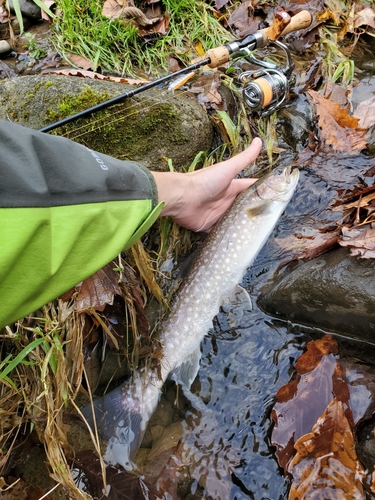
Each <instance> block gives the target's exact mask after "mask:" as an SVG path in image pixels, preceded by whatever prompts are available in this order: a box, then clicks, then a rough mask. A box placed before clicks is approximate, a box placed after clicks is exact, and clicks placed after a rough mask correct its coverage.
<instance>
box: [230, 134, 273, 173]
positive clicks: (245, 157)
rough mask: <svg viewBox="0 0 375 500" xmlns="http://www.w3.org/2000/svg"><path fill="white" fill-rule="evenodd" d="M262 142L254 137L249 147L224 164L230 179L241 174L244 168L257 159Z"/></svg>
mask: <svg viewBox="0 0 375 500" xmlns="http://www.w3.org/2000/svg"><path fill="white" fill-rule="evenodd" d="M262 144H263V143H262V140H261V139H260V138H259V137H256V138H255V139H254V140H253V141H252V143H251V144H250V146H249V147H248V148H246V149H245V150H244V151H242V152H241V153H239V154H238V155H236V156H233V157H232V158H230V159H229V160H226V161H225V162H223V163H225V169H226V171H227V173H228V174H229V173H230V174H231V175H232V178H233V177H235V176H236V175H237V174H239V173H240V172H241V170H243V169H244V168H246V167H247V166H249V165H250V163H252V162H253V161H254V160H256V158H257V157H258V155H259V153H260V150H261V149H262Z"/></svg>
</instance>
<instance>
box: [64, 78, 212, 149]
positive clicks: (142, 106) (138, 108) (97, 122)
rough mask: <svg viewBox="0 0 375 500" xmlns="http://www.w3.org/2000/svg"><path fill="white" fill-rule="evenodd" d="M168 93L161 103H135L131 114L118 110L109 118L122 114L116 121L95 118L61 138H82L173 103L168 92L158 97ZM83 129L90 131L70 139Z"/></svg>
mask: <svg viewBox="0 0 375 500" xmlns="http://www.w3.org/2000/svg"><path fill="white" fill-rule="evenodd" d="M203 87H204V86H203ZM189 92H190V90H183V91H180V92H179V95H181V96H184V95H185V94H188V93H189ZM168 93H169V94H170V96H169V97H167V98H166V99H165V100H164V101H162V102H152V98H149V102H150V103H151V104H149V105H147V101H146V103H145V104H144V103H142V102H140V103H135V104H134V106H133V107H134V108H135V109H134V110H133V111H132V112H129V113H127V114H125V113H126V109H119V110H117V111H112V114H111V116H116V115H121V114H123V116H120V117H118V118H117V119H114V120H111V121H109V122H108V121H105V120H108V117H107V116H102V117H100V118H97V119H96V120H91V121H90V122H89V123H85V124H83V125H81V126H80V127H76V128H75V129H73V130H69V131H67V132H65V133H63V134H61V136H62V137H67V136H68V137H69V138H71V139H77V138H78V137H82V136H84V135H86V134H89V133H90V132H95V130H98V129H100V128H101V127H105V126H107V125H112V124H114V123H118V122H121V121H124V120H126V119H127V118H131V117H133V116H135V115H137V114H138V113H139V111H141V110H145V111H149V110H150V109H152V108H153V107H156V106H159V105H160V104H163V103H169V102H171V101H173V99H174V97H175V96H174V95H173V94H171V93H170V91H168V90H166V91H164V92H163V93H161V94H160V97H163V96H164V95H167V94H168ZM119 104H120V105H121V103H119ZM119 104H117V105H116V104H114V106H119ZM100 122H103V123H102V124H101V123H100ZM92 126H94V128H91V127H92ZM85 128H90V130H87V131H84V132H83V133H81V134H78V135H73V136H72V137H70V134H74V133H75V132H79V131H80V130H82V129H85Z"/></svg>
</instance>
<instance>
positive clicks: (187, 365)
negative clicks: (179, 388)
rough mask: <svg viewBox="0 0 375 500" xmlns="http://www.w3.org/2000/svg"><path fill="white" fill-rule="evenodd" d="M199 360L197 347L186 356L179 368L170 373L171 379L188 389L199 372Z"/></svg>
mask: <svg viewBox="0 0 375 500" xmlns="http://www.w3.org/2000/svg"><path fill="white" fill-rule="evenodd" d="M200 359H201V346H200V344H198V346H197V347H196V348H195V349H194V351H193V352H191V353H190V354H189V355H188V356H186V357H185V358H184V359H183V361H182V363H181V364H180V366H178V367H177V368H175V369H174V370H173V372H172V373H171V378H172V379H173V380H174V381H175V382H176V383H177V384H181V385H184V386H186V387H187V388H188V389H190V387H191V384H192V383H193V382H194V379H195V377H196V376H197V373H198V371H199V363H200Z"/></svg>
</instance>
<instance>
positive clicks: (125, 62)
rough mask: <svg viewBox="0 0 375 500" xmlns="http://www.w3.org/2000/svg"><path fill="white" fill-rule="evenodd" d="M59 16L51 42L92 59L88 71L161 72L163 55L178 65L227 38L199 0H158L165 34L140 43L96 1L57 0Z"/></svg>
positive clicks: (66, 51)
mask: <svg viewBox="0 0 375 500" xmlns="http://www.w3.org/2000/svg"><path fill="white" fill-rule="evenodd" d="M57 3H58V8H59V9H61V11H62V13H61V15H60V16H59V17H58V18H57V19H55V20H54V24H53V35H52V42H53V44H54V45H55V47H56V49H57V50H58V51H59V52H60V53H61V54H63V55H64V54H69V53H75V54H79V55H81V56H83V57H85V58H87V59H89V60H90V61H92V62H93V63H94V66H95V67H94V69H97V68H98V67H101V68H102V69H105V70H108V71H112V72H116V73H118V74H121V75H134V74H136V73H137V69H140V70H142V71H145V72H147V73H150V74H154V75H156V74H160V72H166V71H167V57H168V56H174V57H176V58H178V59H179V60H181V61H182V63H184V64H189V63H190V62H191V60H192V59H193V58H195V57H197V56H198V55H199V54H198V53H197V51H196V47H197V46H198V44H199V45H201V46H202V47H203V50H204V51H206V50H208V49H210V48H213V47H216V46H218V45H221V44H223V43H225V42H226V41H228V40H229V39H230V34H229V33H228V32H227V31H226V29H225V28H224V27H223V26H222V25H221V24H220V23H219V21H218V20H217V19H216V18H215V17H214V16H213V14H212V12H211V10H210V7H209V6H208V4H206V3H205V2H202V0H163V6H164V9H165V11H166V12H169V13H170V15H171V20H170V24H169V30H168V33H167V34H166V35H164V36H159V35H154V36H155V39H154V40H153V41H152V42H148V43H147V45H145V41H144V39H143V38H142V37H141V36H139V35H138V31H137V29H136V27H135V26H133V25H132V24H129V23H128V22H126V21H124V20H113V21H111V20H110V19H108V18H105V17H103V16H102V15H101V10H102V4H101V2H97V1H96V0H58V2H57Z"/></svg>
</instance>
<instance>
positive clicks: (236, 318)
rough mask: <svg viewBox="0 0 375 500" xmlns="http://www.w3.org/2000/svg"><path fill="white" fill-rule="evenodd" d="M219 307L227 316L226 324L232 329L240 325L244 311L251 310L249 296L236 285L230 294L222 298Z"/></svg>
mask: <svg viewBox="0 0 375 500" xmlns="http://www.w3.org/2000/svg"><path fill="white" fill-rule="evenodd" d="M221 307H222V309H223V311H224V312H225V313H226V314H227V319H228V323H229V324H230V326H231V327H232V328H234V327H235V326H238V325H239V324H240V321H241V319H242V316H243V313H244V311H251V310H252V309H253V305H252V303H251V298H250V295H249V294H248V293H247V291H246V290H245V289H244V288H242V286H240V285H236V286H235V287H234V288H233V289H232V290H231V292H229V293H227V294H226V295H224V296H223V297H222V304H221Z"/></svg>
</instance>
